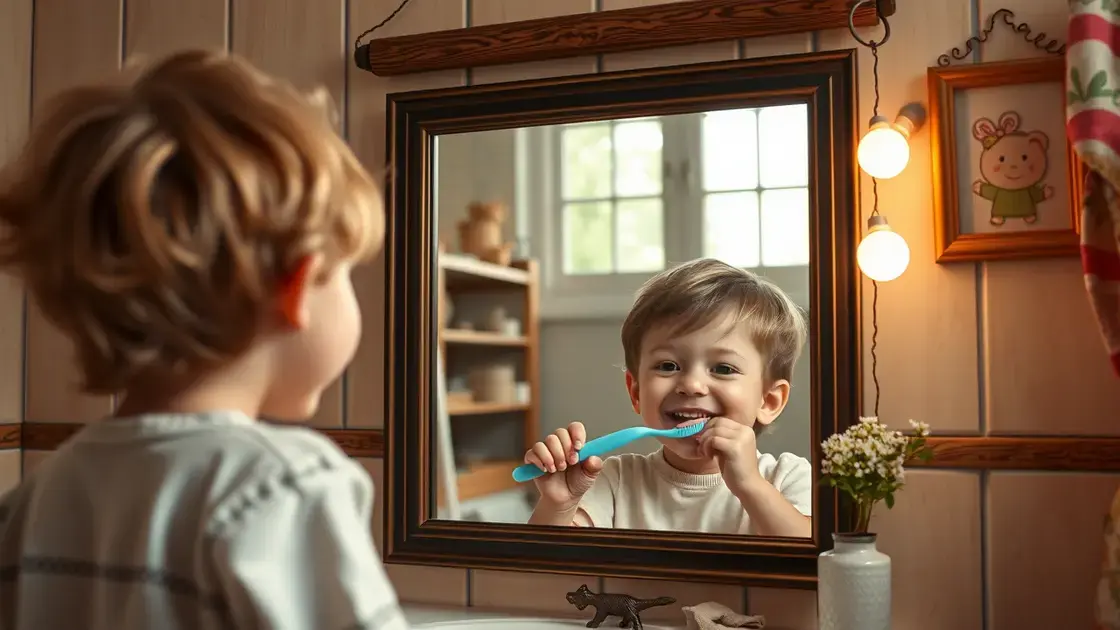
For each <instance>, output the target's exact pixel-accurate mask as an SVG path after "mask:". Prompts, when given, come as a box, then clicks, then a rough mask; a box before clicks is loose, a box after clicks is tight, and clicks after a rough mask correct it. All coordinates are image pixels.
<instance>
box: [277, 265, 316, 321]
mask: <svg viewBox="0 0 1120 630" xmlns="http://www.w3.org/2000/svg"><path fill="white" fill-rule="evenodd" d="M318 264H319V260H318V258H317V257H313V256H305V257H303V258H301V259H300V261H299V262H298V263H297V264H296V266H295V268H294V269H292V271H291V273H289V274H288V275H287V276H285V277H284V278H283V279H282V280H281V281H280V287H279V291H278V292H277V305H276V306H277V310H278V312H279V315H280V322H281V325H283V326H284V327H286V328H290V329H294V330H302V329H304V328H306V327H307V325H308V322H309V320H310V319H311V314H310V309H309V308H308V307H307V291H308V289H309V287H310V284H311V279H312V278H313V277H314V272H315V270H316V268H317V267H318Z"/></svg>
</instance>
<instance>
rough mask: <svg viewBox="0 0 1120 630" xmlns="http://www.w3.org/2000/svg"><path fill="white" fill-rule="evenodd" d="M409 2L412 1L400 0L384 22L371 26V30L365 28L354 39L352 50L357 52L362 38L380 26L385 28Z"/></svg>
mask: <svg viewBox="0 0 1120 630" xmlns="http://www.w3.org/2000/svg"><path fill="white" fill-rule="evenodd" d="M409 2H412V0H402V1H401V3H400V4H398V5H397V8H396V9H393V12H392V13H390V14H389V17H387V18H385V19H384V20H381V21H380V22H378V23H377V24H376V25H375V26H373V27H371V28H367V29H366V30H364V31H362V33H361V34H360V35H358V36H357V37H355V38H354V50H357V49H359V48H361V47H362V38H363V37H365V36H366V35H369V34H370V33H372V32H374V31H376V30H377V29H379V28H381V27H382V26H385V25H386V24H388V23H389V22H392V21H393V18H395V17H397V14H398V13H400V12H401V9H404V8H405V7H406V6H408V3H409Z"/></svg>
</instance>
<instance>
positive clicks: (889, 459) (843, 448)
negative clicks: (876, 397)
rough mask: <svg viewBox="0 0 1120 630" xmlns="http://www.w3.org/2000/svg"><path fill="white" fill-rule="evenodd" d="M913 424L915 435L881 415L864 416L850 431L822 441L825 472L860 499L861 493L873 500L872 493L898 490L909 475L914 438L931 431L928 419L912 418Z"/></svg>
mask: <svg viewBox="0 0 1120 630" xmlns="http://www.w3.org/2000/svg"><path fill="white" fill-rule="evenodd" d="M910 427H911V428H912V429H913V431H914V435H912V436H908V435H905V434H903V433H902V432H900V431H892V430H890V429H889V428H887V426H886V425H885V424H883V423H882V422H879V419H878V418H875V417H867V418H864V417H861V418H860V419H859V422H858V423H856V424H854V425H852V426H851V427H848V430H846V431H844V432H843V433H837V434H834V435H830V436H829V437H828V438H827V439H826V440H825V441H824V442H822V443H821V448H822V457H821V472H822V473H823V474H824V475H826V476H828V477H830V478H832V480H833V481H834V482H842V483H843V485H844V486H845V487H846V489H847V490H848V491H849V493H850V494H854V496H855V498H857V499H861V498H864V497H861V496H859V495H860V494H867V495H868V497H867V498H868V499H870V495H871V494H874V493H881V492H882V491H884V490H886V491H889V492H893V491H894V490H897V489H898V488H900V487H901V486H902V484H903V483H904V481H905V478H906V471H905V464H906V459H907V457H909V456H911V455H913V448H912V447H911V443H912V441H913V440H916V439H924V438H925V437H927V436H928V435H929V433H930V431H929V425H927V424H926V423H924V422H915V421H914V420H910ZM879 496H882V495H881V494H880V495H879Z"/></svg>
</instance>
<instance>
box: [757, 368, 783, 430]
mask: <svg viewBox="0 0 1120 630" xmlns="http://www.w3.org/2000/svg"><path fill="white" fill-rule="evenodd" d="M788 402H789V381H787V380H785V379H780V380H777V381H774V383H773V384H771V385H770V387H769V389H767V390H766V391H764V392H762V401H761V405H760V406H759V408H758V415H757V416H756V417H755V423H757V424H760V425H762V426H764V427H765V426H769V425H770V423H771V422H773V421H775V420H777V419H778V416H780V415H782V410H783V409H785V408H786V403H788Z"/></svg>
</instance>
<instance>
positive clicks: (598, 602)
mask: <svg viewBox="0 0 1120 630" xmlns="http://www.w3.org/2000/svg"><path fill="white" fill-rule="evenodd" d="M567 599H568V603H569V604H571V605H573V606H575V607H576V608H577V609H579V610H583V609H584V608H587V607H588V606H594V607H595V617H594V618H593V619H592V620H591V621H588V622H587V627H588V628H598V627H599V625H600V624H602V623H603V622H604V621H606V619H607V617H609V616H611V615H614V616H615V617H619V618H620V619H622V621H620V622H618V627H619V628H630V629H631V630H642V619H641V613H642V611H643V610H646V609H647V608H653V607H655V606H668V605H669V604H672V603H674V602H676V601H677V600H676V599H673V598H672V597H655V598H653V599H638V598H637V597H631V596H629V595H622V594H620V593H592V592H591V589H589V588H587V585H586V584H581V585H580V587H579V588H577V589H576V590H574V591H572V592H570V593H568V596H567Z"/></svg>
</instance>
